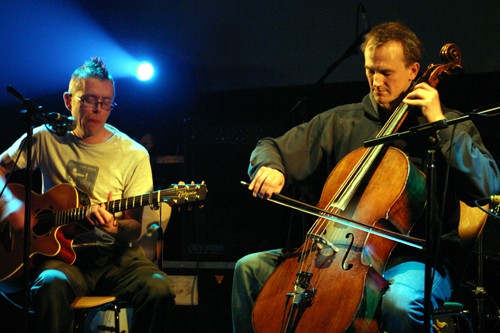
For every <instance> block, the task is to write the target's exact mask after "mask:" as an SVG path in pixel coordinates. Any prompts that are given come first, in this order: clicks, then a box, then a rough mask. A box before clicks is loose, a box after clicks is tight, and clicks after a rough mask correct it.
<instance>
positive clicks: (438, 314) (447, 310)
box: [432, 302, 473, 333]
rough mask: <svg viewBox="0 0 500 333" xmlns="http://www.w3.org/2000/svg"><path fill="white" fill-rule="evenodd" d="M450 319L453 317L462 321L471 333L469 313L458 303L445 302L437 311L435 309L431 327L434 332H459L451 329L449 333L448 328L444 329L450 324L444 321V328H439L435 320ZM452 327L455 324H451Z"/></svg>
mask: <svg viewBox="0 0 500 333" xmlns="http://www.w3.org/2000/svg"><path fill="white" fill-rule="evenodd" d="M446 317H448V318H450V317H455V318H457V319H460V320H462V322H464V323H465V324H466V325H467V328H468V330H469V332H470V333H472V332H473V330H472V322H471V320H470V318H469V311H468V310H466V309H465V308H464V305H463V304H462V303H458V302H445V303H444V304H443V305H441V306H440V307H439V308H438V309H436V310H435V311H434V313H433V315H432V326H433V327H434V329H435V330H436V332H459V331H460V330H459V331H457V330H456V329H455V328H456V327H453V328H452V330H451V331H450V329H449V327H448V328H445V327H446V326H450V323H448V322H447V321H446V320H445V321H443V322H442V323H443V324H444V326H442V327H439V326H440V325H439V324H438V322H437V320H436V319H437V318H446ZM457 324H458V322H457ZM451 325H452V326H455V323H454V322H452V323H451Z"/></svg>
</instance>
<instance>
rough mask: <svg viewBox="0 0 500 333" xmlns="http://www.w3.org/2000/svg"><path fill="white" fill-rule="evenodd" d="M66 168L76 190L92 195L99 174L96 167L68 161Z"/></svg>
mask: <svg viewBox="0 0 500 333" xmlns="http://www.w3.org/2000/svg"><path fill="white" fill-rule="evenodd" d="M67 168H68V169H67V170H68V173H69V175H70V176H71V178H72V179H73V180H74V181H75V183H76V186H77V187H78V188H80V189H82V190H84V191H85V192H87V193H94V186H95V182H96V179H97V174H98V173H99V167H98V166H96V165H90V164H85V163H82V162H78V161H74V160H70V161H69V162H68V166H67Z"/></svg>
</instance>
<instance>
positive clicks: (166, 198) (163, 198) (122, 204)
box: [54, 184, 207, 226]
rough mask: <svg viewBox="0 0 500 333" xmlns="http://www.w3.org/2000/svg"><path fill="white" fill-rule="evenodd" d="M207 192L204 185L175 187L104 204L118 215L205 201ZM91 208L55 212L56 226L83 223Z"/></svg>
mask: <svg viewBox="0 0 500 333" xmlns="http://www.w3.org/2000/svg"><path fill="white" fill-rule="evenodd" d="M206 192H207V191H206V187H205V185H204V184H191V185H174V186H173V187H170V188H167V189H164V190H159V191H153V192H149V193H146V194H141V195H137V196H134V197H129V198H123V199H118V200H113V201H108V202H104V203H103V204H105V205H106V209H107V210H108V211H109V212H110V213H117V212H123V211H125V210H128V209H132V208H137V207H143V206H149V205H158V204H159V203H160V202H166V203H168V204H169V205H170V206H176V205H179V204H182V203H185V202H194V201H198V200H204V198H205V194H206ZM90 207H91V206H90V205H89V206H84V207H77V208H73V209H69V210H64V211H59V212H55V213H54V214H55V224H56V225H57V226H61V225H65V224H68V223H72V222H75V221H83V220H85V216H86V215H87V210H88V209H90Z"/></svg>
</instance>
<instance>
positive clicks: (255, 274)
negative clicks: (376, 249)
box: [231, 249, 452, 333]
mask: <svg viewBox="0 0 500 333" xmlns="http://www.w3.org/2000/svg"><path fill="white" fill-rule="evenodd" d="M282 257H283V253H282V251H281V250H279V249H278V250H271V251H265V252H258V253H252V254H249V255H247V256H245V257H243V258H241V259H240V260H238V262H237V263H236V266H235V270H234V277H233V289H232V300H231V303H232V304H231V305H232V316H233V332H234V333H251V332H253V327H252V309H253V305H254V301H255V299H256V297H257V294H258V293H259V291H260V290H261V288H262V286H263V285H264V283H265V282H266V280H267V279H268V277H269V276H270V275H271V273H272V272H273V271H274V269H275V268H276V267H277V265H278V263H279V261H280V259H281V258H282ZM384 277H385V278H386V279H387V280H388V281H389V282H390V283H391V285H390V287H389V289H388V290H387V291H386V293H385V295H384V297H383V298H382V304H381V321H382V331H385V332H388V333H404V332H411V333H415V332H422V331H423V328H424V327H423V319H424V281H425V265H424V264H423V263H420V262H415V261H410V262H404V263H401V264H398V265H396V266H394V267H392V268H390V269H388V270H387V271H386V272H385V274H384ZM451 292H452V284H451V280H450V277H449V276H448V274H445V275H444V276H442V275H440V274H439V273H437V272H436V274H435V276H434V283H433V286H432V303H433V305H434V307H438V306H439V305H440V304H442V303H443V302H445V301H447V300H449V298H450V295H451Z"/></svg>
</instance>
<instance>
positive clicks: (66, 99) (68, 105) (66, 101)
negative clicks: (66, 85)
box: [63, 91, 71, 112]
mask: <svg viewBox="0 0 500 333" xmlns="http://www.w3.org/2000/svg"><path fill="white" fill-rule="evenodd" d="M63 100H64V106H66V109H68V110H69V111H70V112H71V94H70V93H69V92H67V91H66V92H65V93H64V94H63Z"/></svg>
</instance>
